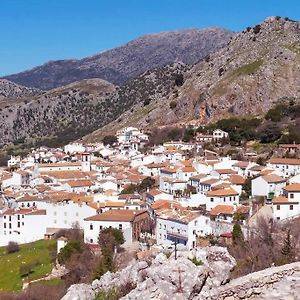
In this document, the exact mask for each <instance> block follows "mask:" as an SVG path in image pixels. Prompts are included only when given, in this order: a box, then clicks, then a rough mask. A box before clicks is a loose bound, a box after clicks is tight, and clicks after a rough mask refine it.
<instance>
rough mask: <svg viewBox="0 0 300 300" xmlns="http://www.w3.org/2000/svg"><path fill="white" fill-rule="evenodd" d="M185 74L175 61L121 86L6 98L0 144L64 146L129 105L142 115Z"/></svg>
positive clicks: (92, 83) (92, 84)
mask: <svg viewBox="0 0 300 300" xmlns="http://www.w3.org/2000/svg"><path fill="white" fill-rule="evenodd" d="M186 70H188V67H187V66H186V65H184V64H182V63H175V64H173V65H170V66H165V67H163V68H160V69H156V70H153V71H147V72H145V73H144V74H142V75H141V76H139V77H137V78H135V79H133V80H131V81H129V82H128V83H127V84H126V85H124V86H121V87H116V86H114V85H113V84H111V83H109V82H107V81H104V80H102V79H87V80H82V81H79V82H75V83H72V84H69V85H67V86H64V87H60V88H56V89H53V90H50V91H48V92H45V93H43V94H42V95H37V96H35V97H32V98H28V97H26V98H21V99H18V101H16V100H12V101H10V105H9V106H5V107H3V106H2V107H1V102H0V131H1V132H2V135H0V146H1V145H2V146H3V145H6V144H8V143H10V142H14V143H16V142H17V143H23V142H25V143H27V144H33V145H34V144H40V143H44V144H46V145H57V144H65V143H67V142H69V141H71V140H75V139H77V138H80V137H82V136H84V135H86V134H88V133H90V132H92V131H94V130H96V129H97V128H99V127H102V126H104V125H106V124H108V123H110V122H112V121H113V120H115V119H117V118H118V117H119V116H120V115H121V114H122V113H123V112H125V111H126V110H128V109H130V108H131V107H132V106H133V105H140V106H142V107H144V109H145V112H148V111H150V109H151V106H152V105H154V104H156V103H157V101H158V99H161V98H163V97H164V96H165V95H168V94H169V93H170V91H171V90H173V88H174V86H175V85H176V74H181V73H184V72H186ZM9 100H10V99H7V101H9ZM118 121H121V120H120V119H119V120H118Z"/></svg>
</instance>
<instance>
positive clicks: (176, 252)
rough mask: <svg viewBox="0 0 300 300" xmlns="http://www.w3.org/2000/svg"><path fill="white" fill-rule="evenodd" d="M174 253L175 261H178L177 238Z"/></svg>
mask: <svg viewBox="0 0 300 300" xmlns="http://www.w3.org/2000/svg"><path fill="white" fill-rule="evenodd" d="M174 246H175V248H174V251H175V260H177V239H176V238H175V241H174Z"/></svg>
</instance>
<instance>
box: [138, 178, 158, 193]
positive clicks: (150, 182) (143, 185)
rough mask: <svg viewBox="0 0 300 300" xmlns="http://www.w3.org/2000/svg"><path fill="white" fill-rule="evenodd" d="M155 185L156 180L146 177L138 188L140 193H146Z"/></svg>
mask: <svg viewBox="0 0 300 300" xmlns="http://www.w3.org/2000/svg"><path fill="white" fill-rule="evenodd" d="M154 184H155V179H153V178H152V177H146V178H144V179H143V180H142V182H141V183H140V184H139V186H138V191H139V192H142V191H146V190H147V189H148V188H152V187H153V186H154Z"/></svg>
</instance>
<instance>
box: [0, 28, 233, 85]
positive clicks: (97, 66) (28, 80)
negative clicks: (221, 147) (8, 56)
mask: <svg viewBox="0 0 300 300" xmlns="http://www.w3.org/2000/svg"><path fill="white" fill-rule="evenodd" d="M233 35H234V33H233V32H231V31H228V30H226V29H223V28H208V29H202V30H200V29H190V30H180V31H175V32H163V33H160V34H154V35H146V36H144V37H141V38H138V39H136V40H133V41H131V42H129V43H127V44H126V45H123V46H121V47H118V48H114V49H111V50H108V51H105V52H103V53H100V54H96V55H94V56H90V57H87V58H83V59H80V60H59V61H51V62H49V63H46V64H44V65H41V66H38V67H36V68H34V69H32V70H29V71H25V72H22V73H18V74H14V75H10V76H6V77H5V78H6V79H9V80H11V81H13V82H16V83H19V84H23V85H25V86H29V87H36V88H41V89H46V90H47V89H52V88H55V87H58V86H63V85H66V84H69V83H71V82H74V81H78V80H82V79H88V78H102V79H104V80H107V81H109V82H112V83H114V84H117V85H123V84H125V83H126V82H128V81H129V80H131V79H133V78H135V77H137V76H138V75H140V74H142V73H143V72H145V71H147V70H150V69H155V68H159V67H162V66H165V65H168V64H171V63H174V62H176V61H182V62H184V63H186V64H194V63H196V62H198V61H199V60H201V59H203V58H204V57H205V56H206V55H208V54H210V53H212V52H215V51H216V50H219V49H220V48H222V47H223V46H224V45H226V43H227V42H228V40H229V39H230V37H232V36H233Z"/></svg>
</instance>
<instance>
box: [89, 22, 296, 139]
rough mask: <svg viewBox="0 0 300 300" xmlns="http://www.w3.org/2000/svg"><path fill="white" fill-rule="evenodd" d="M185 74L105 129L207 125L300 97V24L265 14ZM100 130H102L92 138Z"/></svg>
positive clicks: (257, 112) (260, 110)
mask: <svg viewBox="0 0 300 300" xmlns="http://www.w3.org/2000/svg"><path fill="white" fill-rule="evenodd" d="M184 77H185V78H184V84H183V85H182V86H181V87H176V86H175V87H174V90H173V91H172V92H171V93H170V94H169V95H167V96H166V97H164V98H162V99H161V100H160V101H158V102H157V104H155V105H153V106H152V107H151V111H149V112H148V113H144V114H143V113H142V112H141V111H140V106H135V107H133V108H131V110H129V111H127V112H125V113H124V114H123V116H121V117H120V118H119V119H118V122H116V121H114V122H112V123H110V124H109V125H107V126H105V127H104V128H103V131H102V132H104V131H112V132H113V131H114V130H115V129H118V128H120V127H123V126H124V125H135V126H139V127H143V128H149V127H153V126H159V125H167V124H175V123H186V122H191V121H193V122H196V123H199V124H201V123H202V124H204V123H207V122H210V121H215V120H217V119H220V118H225V117H228V116H232V115H237V116H241V115H243V116H248V115H250V114H252V115H255V114H261V113H263V112H266V111H267V110H268V109H270V108H271V107H272V106H273V105H274V104H275V103H278V102H279V101H281V100H283V99H290V100H294V99H299V98H300V89H299V86H300V23H299V22H296V21H292V20H288V19H283V18H279V17H276V18H275V17H271V18H267V19H266V20H265V21H264V22H263V23H262V24H259V25H256V26H255V27H253V28H250V27H248V28H247V29H246V30H244V31H243V32H241V33H239V34H237V35H236V36H234V37H232V39H231V40H230V42H229V43H228V45H227V46H226V47H224V48H223V49H221V50H219V51H218V52H216V53H214V54H211V55H210V56H209V57H206V58H205V59H204V60H202V61H201V62H199V63H198V64H196V65H195V66H194V67H193V68H191V69H190V70H189V71H188V72H187V73H185V76H184ZM120 119H121V121H120ZM125 120H126V121H125ZM128 120H132V122H130V121H128ZM99 134H100V130H98V131H97V132H95V133H94V134H91V135H89V136H88V139H90V138H97V136H98V135H99Z"/></svg>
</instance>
